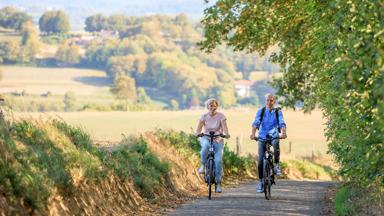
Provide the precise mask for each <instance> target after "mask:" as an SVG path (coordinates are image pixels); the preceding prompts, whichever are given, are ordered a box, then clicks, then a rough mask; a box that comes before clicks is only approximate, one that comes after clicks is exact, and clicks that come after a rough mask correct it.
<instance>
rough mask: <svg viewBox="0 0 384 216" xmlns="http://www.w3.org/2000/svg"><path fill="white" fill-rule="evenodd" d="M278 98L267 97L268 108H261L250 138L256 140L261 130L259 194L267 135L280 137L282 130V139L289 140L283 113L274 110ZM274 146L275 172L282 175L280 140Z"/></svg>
mask: <svg viewBox="0 0 384 216" xmlns="http://www.w3.org/2000/svg"><path fill="white" fill-rule="evenodd" d="M275 102H276V98H275V96H274V95H273V94H267V95H266V106H265V107H262V108H260V109H259V110H258V111H257V113H256V117H255V120H254V121H253V123H252V133H251V136H250V138H251V139H252V140H253V139H255V138H256V136H255V134H256V132H257V130H259V134H258V137H259V144H258V153H259V154H258V156H259V158H258V174H259V183H258V185H257V192H259V193H262V192H263V183H262V179H263V157H264V153H265V150H266V142H265V139H266V137H267V135H270V136H271V137H272V138H277V137H279V133H280V130H281V136H280V137H281V138H282V139H285V138H287V133H286V131H287V130H286V124H285V121H284V118H283V113H282V111H281V110H280V109H279V108H274V105H275ZM272 145H273V149H274V157H275V172H276V175H278V176H280V175H281V170H280V166H279V160H280V146H279V139H274V140H272Z"/></svg>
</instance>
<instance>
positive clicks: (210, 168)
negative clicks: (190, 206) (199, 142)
mask: <svg viewBox="0 0 384 216" xmlns="http://www.w3.org/2000/svg"><path fill="white" fill-rule="evenodd" d="M202 136H207V137H209V143H210V145H209V149H208V156H207V162H206V164H205V174H204V180H205V183H207V185H208V199H211V194H212V188H211V187H212V184H215V191H216V179H215V178H216V177H215V176H216V174H215V165H214V164H215V149H214V147H213V143H214V139H215V138H216V137H225V136H224V135H223V134H216V135H215V132H213V131H210V132H209V134H200V135H199V137H202Z"/></svg>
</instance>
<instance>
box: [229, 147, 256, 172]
mask: <svg viewBox="0 0 384 216" xmlns="http://www.w3.org/2000/svg"><path fill="white" fill-rule="evenodd" d="M254 160H255V159H254V158H251V157H242V156H239V155H237V154H235V152H233V151H231V150H229V148H228V146H227V145H225V146H224V153H223V164H224V168H223V169H224V172H225V173H227V174H229V175H240V174H244V173H246V172H247V170H251V169H254V168H255V162H254Z"/></svg>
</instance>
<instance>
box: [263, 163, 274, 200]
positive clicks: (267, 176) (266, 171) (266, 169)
mask: <svg viewBox="0 0 384 216" xmlns="http://www.w3.org/2000/svg"><path fill="white" fill-rule="evenodd" d="M270 169H271V168H270V164H269V161H268V160H266V159H264V160H263V184H264V195H265V199H267V200H269V199H271V183H272V182H271V172H270Z"/></svg>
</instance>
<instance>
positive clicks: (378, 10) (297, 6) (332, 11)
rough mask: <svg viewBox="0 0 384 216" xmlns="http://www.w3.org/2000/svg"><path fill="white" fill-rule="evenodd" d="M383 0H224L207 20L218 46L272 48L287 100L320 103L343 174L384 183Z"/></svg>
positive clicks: (209, 43) (208, 37) (208, 39)
mask: <svg viewBox="0 0 384 216" xmlns="http://www.w3.org/2000/svg"><path fill="white" fill-rule="evenodd" d="M383 20H384V5H383V2H382V1H371V0H348V1H347V0H341V1H325V0H311V1H308V0H295V1H276V0H270V1H267V0H266V1H243V0H231V1H228V0H218V1H217V2H216V3H215V4H214V5H213V6H212V7H209V8H208V9H206V11H205V17H204V19H203V20H202V24H203V26H204V35H205V39H204V40H203V41H202V42H201V43H200V45H201V46H202V48H203V49H204V50H206V51H212V50H213V49H214V48H215V47H217V46H218V45H219V44H221V43H226V44H228V45H230V46H232V47H234V48H235V49H236V50H247V51H249V52H254V51H257V52H259V53H261V54H263V53H265V51H266V50H267V49H268V47H270V46H273V45H278V47H279V52H277V53H275V54H274V55H273V58H272V60H273V61H274V62H277V63H279V64H280V65H281V68H282V71H283V77H282V78H281V79H279V80H277V81H276V82H275V83H274V85H275V86H276V87H277V89H278V94H279V95H281V96H282V98H283V104H284V105H286V106H289V107H294V106H295V103H296V102H298V101H303V102H304V109H305V110H306V111H310V110H312V109H314V108H315V107H316V106H319V107H320V108H321V109H322V110H323V111H324V115H325V116H326V117H327V120H328V122H327V131H326V135H327V137H328V138H329V140H330V141H331V143H330V146H329V149H330V152H331V153H333V154H334V156H335V158H336V160H337V161H338V162H339V163H340V165H341V168H340V174H342V176H343V177H345V178H346V179H349V180H352V181H355V182H358V184H361V185H369V186H373V185H380V187H381V191H382V190H383V187H384V159H383V158H384V144H383V140H384V120H383V119H384V71H383V68H384V67H383V66H384V43H383V42H384V22H383Z"/></svg>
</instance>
